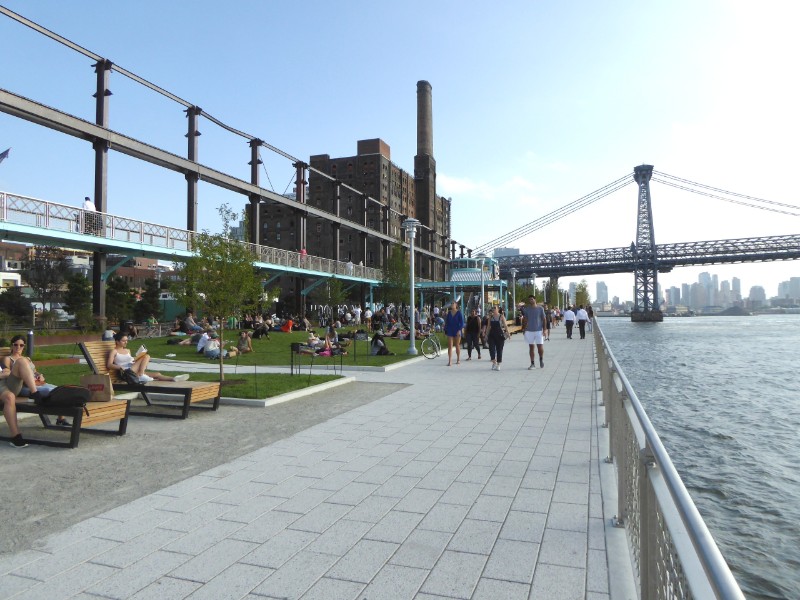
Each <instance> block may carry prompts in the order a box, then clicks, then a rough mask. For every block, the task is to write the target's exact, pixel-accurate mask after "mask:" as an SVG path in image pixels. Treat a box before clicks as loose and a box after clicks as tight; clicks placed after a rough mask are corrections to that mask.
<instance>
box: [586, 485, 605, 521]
mask: <svg viewBox="0 0 800 600" xmlns="http://www.w3.org/2000/svg"><path fill="white" fill-rule="evenodd" d="M594 489H596V490H598V491H597V492H592V493H590V494H589V517H590V518H593V519H602V518H603V495H602V494H601V493H600V491H599V490H600V486H599V485H598V486H597V487H595V488H594Z"/></svg>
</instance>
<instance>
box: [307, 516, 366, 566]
mask: <svg viewBox="0 0 800 600" xmlns="http://www.w3.org/2000/svg"><path fill="white" fill-rule="evenodd" d="M349 517H350V515H349V514H348V518H345V519H339V520H338V521H336V523H334V524H333V525H331V526H330V527H328V529H327V530H325V533H323V534H322V535H319V536H317V537H316V539H314V540H313V541H312V542H311V543H310V544H309V545H308V550H309V551H311V552H321V553H323V554H333V555H335V556H344V555H345V554H346V553H347V552H348V551H349V550H350V548H352V547H353V546H355V544H356V542H358V541H359V540H360V539H361V538H362V537H364V535H365V534H366V533H367V532H368V531H369V530H370V529H372V525H373V524H372V523H367V522H365V521H353V520H351V519H350V518H349Z"/></svg>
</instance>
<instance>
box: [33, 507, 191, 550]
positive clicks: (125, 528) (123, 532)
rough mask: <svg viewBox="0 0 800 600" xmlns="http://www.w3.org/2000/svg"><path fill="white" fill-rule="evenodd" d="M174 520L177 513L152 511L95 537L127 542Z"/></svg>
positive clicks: (101, 532) (105, 530) (107, 529)
mask: <svg viewBox="0 0 800 600" xmlns="http://www.w3.org/2000/svg"><path fill="white" fill-rule="evenodd" d="M173 518H175V513H171V512H166V511H161V510H158V509H155V510H150V511H147V512H146V513H143V514H141V515H139V518H138V519H134V520H132V521H128V522H127V523H123V524H122V525H120V524H117V526H116V527H113V528H105V529H103V530H102V531H100V532H99V533H98V534H96V535H95V536H94V537H97V538H100V539H104V540H114V541H116V542H127V541H128V540H132V539H133V538H136V537H139V536H140V535H142V534H143V533H146V532H148V531H150V530H152V529H153V528H155V527H158V526H160V525H162V524H164V523H166V522H168V521H170V520H171V519H173ZM68 531H69V530H68ZM47 539H48V541H49V540H50V538H47Z"/></svg>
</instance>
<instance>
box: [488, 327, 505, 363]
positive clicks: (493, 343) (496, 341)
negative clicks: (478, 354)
mask: <svg viewBox="0 0 800 600" xmlns="http://www.w3.org/2000/svg"><path fill="white" fill-rule="evenodd" d="M505 343H506V340H505V338H504V337H503V336H502V335H492V334H489V358H491V359H492V360H495V358H496V359H497V364H500V363H501V362H503V346H505Z"/></svg>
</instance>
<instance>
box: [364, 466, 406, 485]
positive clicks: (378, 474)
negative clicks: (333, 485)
mask: <svg viewBox="0 0 800 600" xmlns="http://www.w3.org/2000/svg"><path fill="white" fill-rule="evenodd" d="M398 470H399V467H390V466H386V465H382V464H377V465H375V466H374V467H372V468H371V469H369V470H367V471H364V472H363V473H361V474H360V475H359V476H358V477H356V479H355V481H357V482H358V483H374V484H377V485H383V484H384V483H386V482H387V481H389V479H390V478H391V477H392V476H393V475H396V474H397V471H398Z"/></svg>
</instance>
